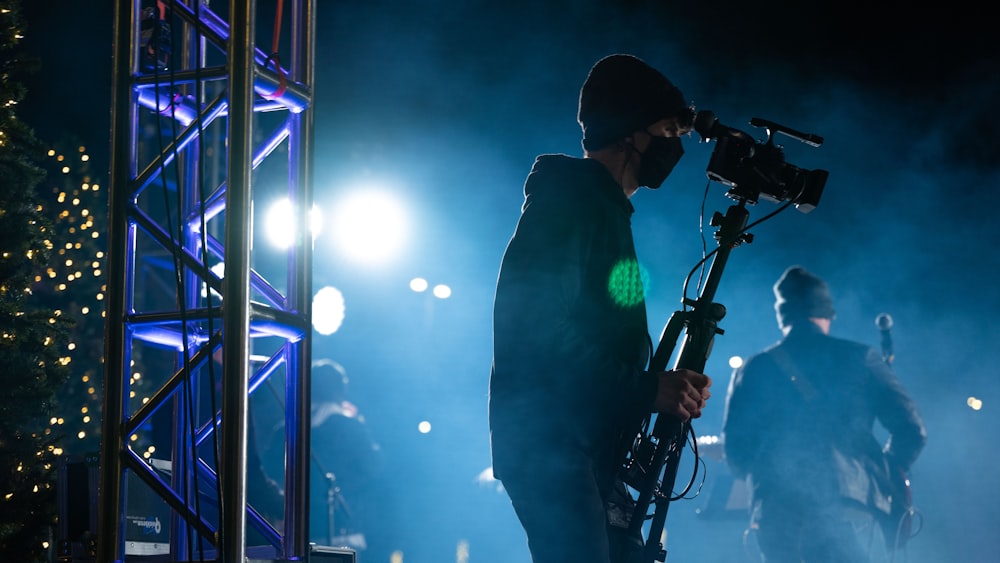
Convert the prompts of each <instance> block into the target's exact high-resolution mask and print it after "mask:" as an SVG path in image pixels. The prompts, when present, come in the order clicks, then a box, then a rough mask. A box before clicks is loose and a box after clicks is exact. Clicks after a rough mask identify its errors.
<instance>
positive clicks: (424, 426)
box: [417, 420, 431, 434]
mask: <svg viewBox="0 0 1000 563" xmlns="http://www.w3.org/2000/svg"><path fill="white" fill-rule="evenodd" d="M417 431H418V432H420V433H421V434H429V433H430V431H431V423H430V421H427V420H421V421H420V423H419V424H417Z"/></svg>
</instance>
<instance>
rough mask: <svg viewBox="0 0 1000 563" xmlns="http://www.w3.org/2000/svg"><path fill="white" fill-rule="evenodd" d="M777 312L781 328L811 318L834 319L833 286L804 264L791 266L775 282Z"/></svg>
mask: <svg viewBox="0 0 1000 563" xmlns="http://www.w3.org/2000/svg"><path fill="white" fill-rule="evenodd" d="M774 297H775V302H774V311H775V312H776V313H777V315H778V324H779V325H781V326H782V327H784V326H786V325H789V324H793V323H794V322H795V321H802V320H806V319H808V318H809V317H817V318H821V319H832V318H833V317H834V314H835V311H834V309H833V299H831V297H830V288H829V286H828V285H827V284H826V282H825V281H823V279H822V278H820V277H819V276H817V275H816V274H813V273H812V272H809V271H808V270H806V269H805V268H803V267H802V266H791V267H790V268H788V269H787V270H785V272H784V273H783V274H781V277H780V278H778V281H777V282H776V283H775V284H774Z"/></svg>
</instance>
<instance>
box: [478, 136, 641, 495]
mask: <svg viewBox="0 0 1000 563" xmlns="http://www.w3.org/2000/svg"><path fill="white" fill-rule="evenodd" d="M524 196H525V198H524V204H523V205H522V209H521V216H520V218H519V220H518V223H517V226H516V229H515V232H514V235H513V237H512V238H511V239H510V241H509V243H508V245H507V248H506V251H505V252H504V256H503V261H502V263H501V268H500V273H499V276H498V279H497V287H496V296H495V301H494V310H493V344H494V355H493V365H492V373H491V377H490V396H489V418H490V431H491V445H492V453H493V470H494V474H495V475H496V476H497V477H498V478H501V479H502V478H504V476H505V475H507V474H508V473H509V472H511V471H515V470H518V469H521V470H525V469H526V468H529V467H531V466H532V465H533V464H542V463H550V462H554V461H555V460H557V459H558V458H559V457H560V452H565V451H566V450H567V449H573V450H575V451H576V453H579V452H583V453H584V454H585V455H586V456H588V457H590V458H591V459H594V460H597V462H596V463H597V465H599V466H602V467H604V468H605V469H610V468H611V467H613V466H614V464H615V463H616V462H617V461H618V460H616V459H614V453H615V451H616V449H617V446H618V444H617V443H616V442H617V441H619V440H620V436H621V434H622V432H623V431H624V430H627V429H628V428H629V426H630V425H632V424H633V423H634V422H636V421H637V420H638V419H641V418H642V417H643V416H645V414H647V413H648V412H649V411H650V409H651V408H652V402H653V399H654V397H655V391H656V379H655V378H654V377H652V376H649V375H648V374H647V373H646V372H645V371H644V369H645V366H646V363H647V360H648V358H649V350H650V346H651V342H650V339H649V332H648V326H647V322H646V308H645V307H646V306H645V299H644V293H643V283H642V276H641V274H640V268H639V265H638V261H637V259H636V254H635V246H634V243H633V238H632V231H631V217H632V214H633V212H634V209H633V207H632V205H631V203H630V202H629V201H628V198H627V197H625V194H624V192H623V191H622V189H621V187H620V186H619V185H618V183H617V182H615V180H614V178H613V177H612V176H611V174H610V173H609V172H608V170H607V169H606V168H605V167H604V166H603V165H602V164H601V163H599V162H597V161H594V160H591V159H581V158H573V157H569V156H565V155H542V156H540V157H538V159H537V160H536V162H535V164H534V166H533V167H532V170H531V173H530V174H529V175H528V178H527V180H526V182H525V186H524Z"/></svg>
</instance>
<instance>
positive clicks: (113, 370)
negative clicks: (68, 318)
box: [96, 0, 315, 563]
mask: <svg viewBox="0 0 1000 563" xmlns="http://www.w3.org/2000/svg"><path fill="white" fill-rule="evenodd" d="M217 4H224V5H217ZM261 4H262V5H264V4H265V3H264V2H262V3H261ZM115 6H116V7H115V22H114V23H115V43H114V58H113V61H114V70H113V100H112V104H113V107H112V120H111V121H112V127H111V153H112V155H111V190H110V196H109V197H110V204H109V233H108V239H109V248H108V267H107V276H108V277H107V279H108V283H107V291H106V299H107V308H106V314H107V318H106V329H105V359H104V361H105V366H104V399H103V400H104V413H103V416H104V419H103V425H102V432H103V441H102V446H101V455H100V469H99V489H98V490H99V501H98V511H97V514H98V515H97V520H98V533H97V548H96V554H97V561H98V563H111V562H119V561H125V560H128V559H129V558H130V556H132V555H137V556H148V555H162V556H163V558H164V559H166V560H169V561H172V562H176V561H192V560H196V561H203V560H211V561H223V562H227V563H242V562H244V561H246V560H247V559H248V558H252V559H254V560H267V559H272V560H280V561H293V560H307V559H309V554H308V553H307V551H308V550H309V549H310V548H309V544H308V483H309V479H308V467H309V465H308V456H309V453H308V444H309V403H308V397H309V391H310V390H309V377H308V374H309V367H310V366H309V359H310V357H311V349H310V347H311V330H312V328H311V321H312V318H311V315H312V312H311V301H312V280H311V276H312V236H311V234H310V232H309V229H308V225H309V211H310V209H311V207H312V180H313V178H312V154H311V153H312V150H313V143H312V137H313V78H314V71H313V66H314V63H313V57H314V51H315V47H314V34H315V11H314V0H288V1H287V2H285V1H283V0H268V1H267V2H266V6H267V9H266V12H269V13H264V12H265V10H261V9H259V7H258V3H257V2H256V0H228V2H211V1H210V0H116V3H115ZM286 8H287V9H286ZM258 12H261V13H258ZM286 12H287V13H286ZM283 16H284V17H283ZM259 19H260V20H266V21H267V23H268V24H273V30H274V31H273V34H272V35H271V36H270V37H267V34H268V32H269V31H270V29H271V25H267V26H266V28H267V29H265V26H261V29H258V26H257V23H258V20H259ZM285 29H287V30H288V32H287V34H286V35H285V37H282V35H281V32H282V30H285ZM259 36H260V37H266V39H265V41H264V42H265V43H267V44H268V45H267V47H266V48H263V49H262V48H259V47H258V46H257V40H258V37H259ZM281 54H285V55H287V58H283V57H282V56H281ZM265 185H266V186H269V187H270V189H273V187H274V186H279V187H278V189H279V190H280V191H281V192H283V194H284V195H285V196H286V197H287V198H288V200H289V201H290V203H291V204H292V205H291V208H292V209H293V210H294V211H293V215H292V217H291V218H290V220H289V223H288V225H287V231H288V232H287V233H286V234H294V240H293V242H292V244H291V245H290V246H289V247H288V250H287V251H285V252H286V259H285V260H283V262H284V264H280V265H279V268H280V270H282V271H281V272H279V273H278V274H277V275H274V276H269V275H268V274H267V273H266V272H265V270H266V269H268V268H270V269H271V270H273V269H274V267H275V265H274V264H273V260H272V262H271V263H268V264H263V263H261V261H260V259H259V258H258V256H257V255H258V253H257V252H256V251H255V250H254V240H255V238H256V236H257V235H258V233H257V229H255V228H254V225H255V214H254V211H255V210H254V198H255V195H258V196H259V190H261V189H262V188H263V186H265ZM255 192H257V193H255ZM279 377H283V379H284V386H283V393H284V397H283V401H284V405H285V425H284V426H285V429H286V430H285V434H284V436H285V444H284V452H285V453H284V455H285V460H284V461H285V467H286V471H285V474H284V476H283V477H281V480H283V485H284V487H283V488H284V491H285V495H284V497H283V500H281V501H280V503H281V504H280V505H279V506H280V508H279V511H280V512H281V513H280V514H276V515H274V514H268V513H266V512H265V511H264V510H263V509H261V508H260V507H259V506H255V505H254V501H253V499H252V498H249V499H248V486H247V485H248V472H249V473H250V474H252V471H253V469H255V468H254V467H253V466H252V464H248V462H247V459H248V448H250V449H252V442H249V443H250V444H251V445H250V446H248V433H249V432H251V431H252V427H251V426H250V425H249V424H248V414H249V404H250V401H249V399H250V397H251V395H252V393H253V392H254V391H255V390H256V389H257V388H258V387H259V386H260V385H261V384H262V383H264V382H265V381H266V380H268V379H269V378H279ZM252 457H253V456H252V455H251V458H252ZM250 479H253V477H250ZM252 484H253V485H254V486H253V487H251V489H252V490H256V488H257V486H258V485H259V483H258V482H256V481H253V482H252ZM251 496H252V495H251ZM151 498H152V499H153V502H152V505H150V499H151ZM279 498H281V497H279ZM140 501H141V502H140ZM137 503H138V504H139V505H141V506H143V508H142V509H141V510H142V512H138V513H136V511H135V510H133V507H134V506H136V505H137ZM143 503H145V504H143ZM150 506H153V508H150ZM156 507H159V509H162V510H163V511H164V512H163V516H162V517H161V516H159V512H156V510H157V508H156ZM135 527H138V528H139V529H140V531H142V532H147V533H148V532H156V533H155V534H154V533H150V534H148V535H147V536H142V537H140V538H138V539H137V538H135V537H132V536H131V533H132V531H133V528H135ZM163 532H166V533H163ZM154 536H157V537H160V538H161V539H152V538H153V537H154ZM251 536H252V537H253V538H254V539H253V540H251V539H250V538H251ZM162 538H168V539H162ZM255 542H256V543H255ZM143 560H148V559H145V558H144V559H143Z"/></svg>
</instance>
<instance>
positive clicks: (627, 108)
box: [577, 54, 690, 150]
mask: <svg viewBox="0 0 1000 563" xmlns="http://www.w3.org/2000/svg"><path fill="white" fill-rule="evenodd" d="M685 112H690V110H689V108H688V107H687V105H686V104H685V102H684V95H683V94H681V91H680V90H679V89H678V88H677V87H676V86H674V85H673V83H671V82H670V80H668V79H667V77H666V76H664V75H663V74H662V73H661V72H660V71H658V70H656V69H655V68H653V67H651V66H649V65H648V64H646V63H645V62H643V61H642V60H640V59H638V58H636V57H634V56H632V55H621V54H619V55H609V56H607V57H604V58H603V59H601V60H599V61H597V63H596V64H594V66H593V68H591V69H590V73H589V74H588V75H587V80H586V81H584V83H583V87H582V88H580V107H579V112H578V113H577V121H579V123H580V127H581V128H582V129H583V148H585V149H587V150H596V149H600V148H603V147H606V146H608V145H610V144H612V143H614V142H615V141H617V140H618V139H621V138H623V137H626V136H628V135H629V134H630V133H632V132H633V131H636V130H639V129H644V128H646V127H649V126H650V125H652V124H653V123H656V122H657V121H659V120H661V119H663V118H665V117H671V116H675V115H681V114H683V113H685Z"/></svg>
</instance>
